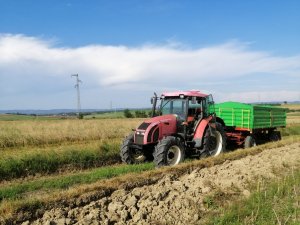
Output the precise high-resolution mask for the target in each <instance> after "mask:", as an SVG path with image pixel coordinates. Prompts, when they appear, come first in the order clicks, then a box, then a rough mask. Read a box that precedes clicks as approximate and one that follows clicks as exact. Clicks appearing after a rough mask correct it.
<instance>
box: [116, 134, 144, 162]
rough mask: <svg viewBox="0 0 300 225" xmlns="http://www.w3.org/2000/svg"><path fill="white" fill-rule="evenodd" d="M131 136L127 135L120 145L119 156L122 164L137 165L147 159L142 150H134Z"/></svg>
mask: <svg viewBox="0 0 300 225" xmlns="http://www.w3.org/2000/svg"><path fill="white" fill-rule="evenodd" d="M133 137H134V135H133V134H130V135H128V136H127V137H126V138H125V139H124V141H123V143H122V145H121V152H120V156H121V159H122V161H123V162H125V163H127V164H138V163H143V162H145V161H146V159H147V157H146V155H145V154H144V152H143V150H140V149H137V148H134V147H133V146H132V145H133V141H134V140H133Z"/></svg>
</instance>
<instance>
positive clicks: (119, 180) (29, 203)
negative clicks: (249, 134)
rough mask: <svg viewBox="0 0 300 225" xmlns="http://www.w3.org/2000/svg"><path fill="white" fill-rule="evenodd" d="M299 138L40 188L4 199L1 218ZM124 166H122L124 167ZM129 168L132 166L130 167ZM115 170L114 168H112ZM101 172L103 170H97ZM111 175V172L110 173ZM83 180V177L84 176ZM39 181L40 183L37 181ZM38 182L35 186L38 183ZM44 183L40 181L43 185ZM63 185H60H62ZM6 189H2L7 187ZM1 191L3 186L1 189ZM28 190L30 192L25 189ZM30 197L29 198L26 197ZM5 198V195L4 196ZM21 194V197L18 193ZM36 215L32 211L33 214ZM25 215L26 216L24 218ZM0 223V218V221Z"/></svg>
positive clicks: (152, 180) (63, 204)
mask: <svg viewBox="0 0 300 225" xmlns="http://www.w3.org/2000/svg"><path fill="white" fill-rule="evenodd" d="M299 138H300V137H297V136H293V137H289V138H285V139H284V140H282V141H279V142H273V143H268V144H265V145H260V146H257V147H254V148H251V149H242V150H237V151H234V152H230V153H227V154H222V155H220V156H218V157H210V158H207V159H203V160H193V161H189V162H185V163H182V164H180V165H178V166H175V167H164V168H161V169H155V170H154V169H152V168H151V166H152V167H153V165H150V167H149V168H146V169H145V170H149V171H147V172H146V171H145V172H142V173H139V172H136V173H135V174H131V173H130V172H129V173H127V172H124V173H123V174H122V176H117V177H114V178H111V179H104V180H98V179H95V180H94V182H92V181H91V182H90V184H85V183H84V182H83V183H81V185H79V183H78V184H77V185H75V184H74V185H73V186H70V188H68V189H59V190H60V191H57V189H52V191H51V192H47V189H42V188H40V189H39V190H40V192H39V191H32V192H30V191H26V192H23V194H21V195H22V196H28V197H27V198H26V197H23V198H21V197H17V199H14V198H13V196H12V195H11V197H6V198H7V200H3V201H2V202H1V204H0V218H1V217H2V218H3V219H5V221H10V219H12V218H17V215H20V217H19V219H13V220H19V221H22V220H24V219H30V218H31V219H33V218H32V217H26V215H30V214H28V213H26V212H28V209H30V208H32V207H34V206H35V205H36V204H38V205H40V207H39V209H40V211H41V212H43V210H45V209H50V208H53V207H54V205H56V206H57V207H66V205H68V204H71V205H74V204H75V205H76V204H77V203H76V202H77V200H78V199H85V200H83V202H84V201H86V199H94V198H97V199H98V198H100V197H99V196H102V197H105V196H107V195H108V194H109V193H111V192H112V191H113V190H117V189H120V188H125V189H132V188H135V187H139V186H142V185H147V184H151V183H155V182H157V181H158V180H159V179H160V178H161V177H162V176H164V175H166V174H168V175H171V176H180V175H182V174H185V173H188V172H192V171H193V170H194V169H196V168H197V169H201V168H205V167H211V166H214V165H218V164H221V163H224V162H225V161H227V160H236V159H240V158H243V157H246V156H248V155H255V154H258V153H260V152H262V151H264V150H268V149H269V148H276V147H282V146H285V145H287V144H292V143H295V142H299V140H300V139H299ZM143 165H145V164H141V165H136V166H137V167H139V166H143ZM126 166H127V165H125V167H126ZM129 167H131V166H129ZM113 168H115V167H113ZM100 169H103V168H100ZM112 172H113V171H112ZM83 177H84V176H83ZM39 182H41V180H40V181H39ZM39 182H38V183H39ZM42 183H43V182H42ZM11 185H12V186H14V185H16V187H17V186H18V185H22V183H20V184H17V183H16V182H15V183H14V184H11ZM62 186H63V184H62ZM7 187H8V186H6V187H5V188H7ZM3 188H4V187H3ZM27 190H29V189H27ZM29 194H30V195H29ZM6 195H7V196H8V193H7V194H6ZM19 195H20V194H19ZM15 196H17V194H16V195H15ZM207 204H208V205H209V206H213V202H212V201H210V200H209V199H207ZM33 212H35V211H33ZM34 215H36V214H34ZM24 216H25V217H24ZM0 221H1V219H0Z"/></svg>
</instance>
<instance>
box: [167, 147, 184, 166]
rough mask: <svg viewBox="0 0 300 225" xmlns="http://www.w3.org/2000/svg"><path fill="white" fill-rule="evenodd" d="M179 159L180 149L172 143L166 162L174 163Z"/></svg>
mask: <svg viewBox="0 0 300 225" xmlns="http://www.w3.org/2000/svg"><path fill="white" fill-rule="evenodd" d="M180 159H181V150H180V148H179V147H178V146H177V145H173V146H171V147H170V148H169V151H168V154H167V163H168V165H176V164H178V163H179V162H180Z"/></svg>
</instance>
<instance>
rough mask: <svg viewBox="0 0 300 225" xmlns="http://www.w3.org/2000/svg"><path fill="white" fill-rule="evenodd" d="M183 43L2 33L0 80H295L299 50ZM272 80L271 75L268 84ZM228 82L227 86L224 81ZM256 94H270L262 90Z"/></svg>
mask: <svg viewBox="0 0 300 225" xmlns="http://www.w3.org/2000/svg"><path fill="white" fill-rule="evenodd" d="M183 46H184V45H180V44H178V43H175V44H174V45H173V44H172V43H171V44H168V45H166V46H163V45H149V44H148V45H144V46H139V47H126V46H104V45H88V46H82V47H77V48H69V47H65V48H63V47H57V46H56V45H55V43H54V42H52V41H47V40H46V41H45V40H43V39H40V38H35V37H28V36H24V35H10V34H2V35H0V53H1V54H0V76H5V77H6V82H3V83H6V85H11V86H12V87H11V88H10V89H14V88H15V89H18V86H17V85H16V82H13V79H16V78H18V77H24V76H26V78H27V79H29V80H31V81H32V82H33V83H36V85H39V84H40V82H42V81H41V80H43V79H44V78H45V79H46V78H47V79H49V77H66V76H69V75H70V74H73V73H79V74H80V76H81V78H82V79H83V80H84V82H85V83H91V84H96V86H97V85H98V86H99V88H100V87H101V88H113V89H116V88H118V89H123V90H135V89H138V90H140V89H143V90H162V89H183V88H182V87H184V88H191V89H195V88H197V87H198V89H203V88H202V87H201V83H205V82H206V83H212V82H215V81H216V83H218V82H227V84H228V80H236V79H243V77H245V76H247V75H248V76H251V75H253V74H273V75H274V76H275V75H282V76H285V77H286V79H296V80H295V81H296V82H299V76H300V55H296V56H291V57H282V56H274V55H272V54H270V53H267V52H263V51H254V50H251V49H249V48H250V46H248V45H247V44H243V43H240V42H236V41H232V42H227V43H224V44H220V45H215V46H208V47H203V48H196V49H191V48H187V47H183ZM9 77H12V78H11V79H12V82H9ZM0 82H1V77H0ZM278 82H279V81H278ZM274 83H276V79H275V80H273V81H270V84H269V85H272V84H274ZM68 85H69V84H68ZM0 86H1V83H0ZM277 86H278V85H277ZM228 88H229V89H233V87H230V85H229V87H228ZM6 89H7V88H6ZM205 89H208V88H207V87H205ZM285 89H286V87H284V86H283V87H282V88H281V90H279V91H281V92H282V94H283V95H285V96H293V97H294V96H296V97H297V96H298V92H297V90H289V91H286V90H285ZM3 91H4V89H2V92H3ZM28 91H30V90H28ZM216 91H218V92H222V91H224V92H226V93H228V92H230V91H228V89H227V90H211V92H216ZM257 91H259V90H255V87H253V93H252V92H250V93H247V96H249V99H248V98H247V99H245V100H247V101H248V100H249V101H252V100H255V99H256V96H257ZM232 92H233V91H232ZM291 92H292V93H293V94H291ZM294 92H295V93H296V94H295V93H294ZM274 93H277V92H274ZM235 94H237V95H239V94H240V93H232V96H234V95H235ZM250 96H252V97H250ZM261 96H273V95H270V94H268V95H264V93H262V94H261ZM275 98H276V95H275ZM269 99H273V97H272V98H271V97H270V98H269ZM262 100H263V99H262ZM266 100H267V99H266Z"/></svg>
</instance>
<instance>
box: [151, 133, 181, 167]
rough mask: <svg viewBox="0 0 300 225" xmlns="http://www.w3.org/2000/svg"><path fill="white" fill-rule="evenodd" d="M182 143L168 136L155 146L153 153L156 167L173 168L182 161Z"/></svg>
mask: <svg viewBox="0 0 300 225" xmlns="http://www.w3.org/2000/svg"><path fill="white" fill-rule="evenodd" d="M184 154H185V149H184V145H183V143H182V142H181V141H180V140H179V139H178V138H176V137H173V136H168V137H166V138H164V139H162V140H161V141H159V142H158V144H157V145H156V146H155V150H154V153H153V157H154V163H155V166H156V167H162V166H175V165H177V164H178V163H180V162H182V161H183V160H184Z"/></svg>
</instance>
